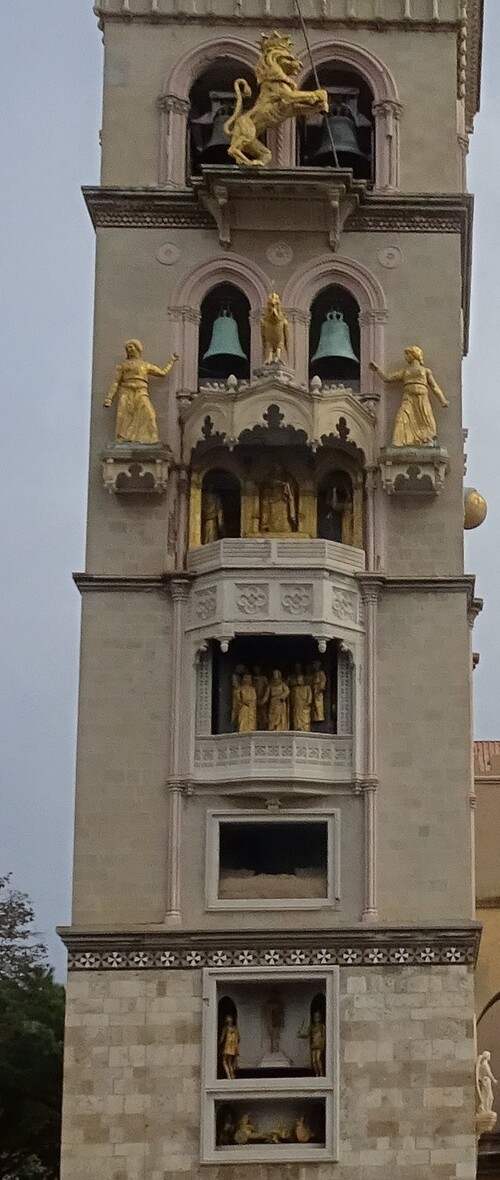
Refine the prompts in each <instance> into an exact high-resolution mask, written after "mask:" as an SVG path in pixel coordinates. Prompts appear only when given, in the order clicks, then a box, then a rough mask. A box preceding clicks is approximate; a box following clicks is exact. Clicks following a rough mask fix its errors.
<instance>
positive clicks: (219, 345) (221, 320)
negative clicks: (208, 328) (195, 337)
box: [203, 308, 248, 361]
mask: <svg viewBox="0 0 500 1180" xmlns="http://www.w3.org/2000/svg"><path fill="white" fill-rule="evenodd" d="M222 356H225V357H233V358H234V357H235V358H237V359H239V360H243V361H246V360H247V359H248V358H247V356H246V354H245V353H244V352H243V349H242V347H241V343H240V336H239V332H238V324H237V323H236V320H235V318H234V315H233V314H232V312H230V311H229V309H228V308H223V310H222V311H221V313H220V315H218V316H217V319H215V320H214V322H213V327H212V339H211V341H210V344H209V346H208V348H207V351H206V352H204V353H203V360H204V361H207V360H211V359H212V358H215V357H217V358H219V357H222Z"/></svg>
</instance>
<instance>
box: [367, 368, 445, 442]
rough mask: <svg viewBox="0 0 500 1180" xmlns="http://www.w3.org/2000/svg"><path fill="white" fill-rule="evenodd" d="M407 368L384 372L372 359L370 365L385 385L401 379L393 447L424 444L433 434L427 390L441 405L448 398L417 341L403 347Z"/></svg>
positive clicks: (431, 438)
mask: <svg viewBox="0 0 500 1180" xmlns="http://www.w3.org/2000/svg"><path fill="white" fill-rule="evenodd" d="M404 356H405V361H406V368H404V369H398V370H397V372H395V373H384V372H383V371H382V369H380V368H379V366H378V365H376V364H375V362H374V361H370V368H371V369H373V371H374V373H378V375H379V377H380V378H381V379H382V381H385V383H386V385H392V384H395V383H396V382H401V383H402V385H403V397H402V400H401V405H400V407H399V410H398V412H397V414H396V421H395V423H394V431H393V435H392V445H393V446H394V447H425V446H429V445H430V444H432V443H433V442H434V441H435V438H436V421H435V418H434V414H433V412H432V406H431V402H430V397H429V390H431V391H432V393H433V394H434V396H435V397H436V398H437V400H438V402H440V403H441V405H442V406H447V405H448V404H449V403H448V402H447V400H446V398H445V396H444V393H443V391H442V389H440V387H439V385H438V383H437V381H436V380H435V378H434V377H433V375H432V373H431V370H430V369H426V367H425V365H424V354H423V352H422V349H421V348H418V347H417V345H412V346H411V348H405V351H404Z"/></svg>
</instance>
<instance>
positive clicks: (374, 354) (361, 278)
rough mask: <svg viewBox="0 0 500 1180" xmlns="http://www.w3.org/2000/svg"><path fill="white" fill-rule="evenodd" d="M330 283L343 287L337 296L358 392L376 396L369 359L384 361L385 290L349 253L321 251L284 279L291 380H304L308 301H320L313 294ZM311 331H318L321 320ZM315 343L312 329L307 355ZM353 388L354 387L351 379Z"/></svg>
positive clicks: (344, 382)
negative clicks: (355, 366)
mask: <svg viewBox="0 0 500 1180" xmlns="http://www.w3.org/2000/svg"><path fill="white" fill-rule="evenodd" d="M331 287H335V288H337V289H340V288H341V289H342V290H343V291H345V293H346V295H345V296H343V297H342V298H343V299H344V300H345V303H344V305H343V306H344V308H345V311H346V315H347V316H348V323H349V329H350V331H351V330H352V333H353V351H354V352H355V353H357V355H358V356H359V362H360V371H359V383H360V384H359V388H360V391H361V393H362V394H363V395H366V396H375V397H376V396H377V390H376V387H375V381H374V375H373V372H372V370H371V369H370V361H371V360H374V361H376V362H377V364H379V365H380V366H381V368H383V366H384V363H385V325H386V323H387V319H388V310H387V301H386V297H385V293H384V290H383V288H382V286H381V284H380V281H379V279H378V278H377V277H376V275H374V274H373V273H372V271H370V270H368V269H367V267H365V266H363V265H362V264H361V263H359V262H356V261H354V259H352V258H342V257H341V255H339V254H336V255H335V257H334V258H333V259H332V256H331V255H327V256H322V257H319V258H316V259H315V260H314V261H313V262H308V263H306V264H305V265H304V266H303V267H300V268H299V269H298V270H297V271H296V273H295V274H294V275H293V276H292V278H291V279H290V280H289V282H288V283H287V284H286V286H285V289H284V292H283V304H284V306H285V307H286V308H290V309H292V311H291V317H292V318H293V321H294V330H293V333H292V334H291V336H292V340H291V349H290V356H289V360H290V363H291V366H292V367H293V368H294V370H295V376H296V379H297V382H298V383H304V384H305V383H307V382H308V381H309V363H308V358H309V343H310V341H309V332H310V321H311V309H312V308H313V306H315V307H321V303H320V302H318V304H315V300H316V299H317V297H319V296H320V295H321V293H322V292H323V291H328V289H329V288H331ZM339 294H340V291H339ZM328 297H329V296H327V298H328ZM356 306H357V308H358V309H359V315H358V327H359V346H358V335H357V328H356V322H355V321H356V315H355V307H356ZM341 310H342V308H341ZM317 331H319V333H320V331H321V325H319V329H317ZM315 347H316V345H315V337H314V335H313V338H312V350H311V356H314V351H315ZM358 347H359V351H358ZM340 380H342V383H343V384H345V385H346V386H348V385H349V380H348V379H347V380H344V379H340ZM353 380H355V379H354V378H353ZM354 388H355V389H356V385H354Z"/></svg>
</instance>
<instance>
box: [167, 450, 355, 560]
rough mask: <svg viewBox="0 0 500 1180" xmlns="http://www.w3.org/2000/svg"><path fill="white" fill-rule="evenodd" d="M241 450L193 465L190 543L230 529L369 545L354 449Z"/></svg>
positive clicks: (242, 533) (246, 533) (231, 531)
mask: <svg viewBox="0 0 500 1180" xmlns="http://www.w3.org/2000/svg"><path fill="white" fill-rule="evenodd" d="M238 450H239V448H238V449H237V450H236V449H235V451H233V452H231V453H230V454H228V453H227V451H224V452H220V453H219V454H218V455H217V456H215V455H211V456H210V460H209V461H208V462H207V463H206V465H204V466H202V467H200V468H199V469H195V470H193V471H192V474H191V492H190V525H189V545H190V548H191V549H193V548H196V547H197V546H199V545H209V544H211V543H213V542H214V541H221V540H223V539H224V538H225V537H228V538H231V537H232V538H236V537H262V538H263V537H274V538H282V539H286V540H290V539H293V538H296V539H297V540H301V539H311V538H318V537H319V538H322V539H323V540H326V541H337V542H339V543H340V544H343V545H353V546H356V547H357V548H359V549H362V548H363V472H362V470H361V469H360V467H359V466H357V464H356V463H355V462H354V461H353V460H352V458H351V456H348V455H344V454H341V453H338V454H336V455H335V456H332V454H331V452H326V451H325V452H321V453H320V454H319V455H316V456H312V455H311V454H308V453H305V454H297V453H293V455H290V451H287V452H286V455H285V454H283V452H282V451H280V449H279V448H269V449H267V448H266V450H265V452H264V451H263V450H262V449H261V450H260V451H255V452H254V453H253V454H249V455H246V456H244V457H240V455H239V454H238Z"/></svg>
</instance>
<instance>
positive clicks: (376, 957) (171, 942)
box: [59, 923, 481, 971]
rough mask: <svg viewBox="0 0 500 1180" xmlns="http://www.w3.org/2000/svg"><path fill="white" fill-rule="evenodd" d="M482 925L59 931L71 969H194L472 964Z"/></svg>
mask: <svg viewBox="0 0 500 1180" xmlns="http://www.w3.org/2000/svg"><path fill="white" fill-rule="evenodd" d="M480 930H481V928H480V926H479V923H471V924H470V925H467V926H459V927H451V928H448V927H447V928H442V927H431V928H421V929H414V928H407V927H405V928H402V927H398V928H395V929H387V928H384V929H382V928H378V929H373V928H371V927H363V928H354V929H351V930H342V931H331V930H329V931H319V932H307V933H299V934H298V933H291V932H290V931H281V932H275V933H272V934H271V933H263V932H259V933H257V934H255V933H253V934H246V935H245V934H244V933H243V932H239V933H237V934H229V933H228V934H222V933H220V932H219V933H217V934H212V935H210V934H199V933H191V934H187V933H186V934H180V933H174V932H172V933H170V932H165V933H162V934H157V933H154V934H153V933H147V932H145V933H137V934H129V935H127V934H121V935H117V934H99V935H96V934H83V933H80V934H77V933H74V932H73V931H72V930H71V929H70V928H63V929H60V930H59V934H60V936H61V938H62V939H63V942H64V943H65V945H66V946H67V948H68V951H69V958H68V968H69V970H70V971H131V970H133V971H135V970H158V969H169V970H188V969H190V968H191V969H192V968H199V967H245V968H248V967H281V966H283V967H319V966H339V967H384V966H387V967H388V966H405V967H406V966H412V965H413V966H417V967H420V966H421V967H424V966H425V967H443V966H450V965H456V966H464V965H465V966H467V965H471V966H473V965H474V963H475V961H476V956H477V951H478V947H479V938H480Z"/></svg>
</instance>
